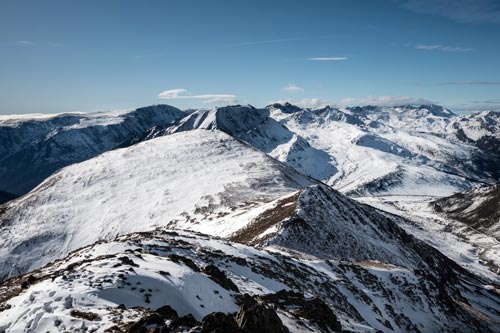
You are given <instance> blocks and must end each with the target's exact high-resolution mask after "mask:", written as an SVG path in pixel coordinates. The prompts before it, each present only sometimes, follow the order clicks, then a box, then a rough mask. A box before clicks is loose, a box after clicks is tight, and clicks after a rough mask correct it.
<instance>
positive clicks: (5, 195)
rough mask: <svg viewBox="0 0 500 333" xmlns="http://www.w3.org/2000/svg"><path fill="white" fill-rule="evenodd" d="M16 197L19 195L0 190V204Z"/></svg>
mask: <svg viewBox="0 0 500 333" xmlns="http://www.w3.org/2000/svg"><path fill="white" fill-rule="evenodd" d="M17 197H19V196H18V195H15V194H12V193H9V192H5V191H1V190H0V205H1V204H3V203H6V202H7V201H10V200H14V199H15V198H17Z"/></svg>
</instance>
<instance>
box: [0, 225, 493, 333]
mask: <svg viewBox="0 0 500 333" xmlns="http://www.w3.org/2000/svg"><path fill="white" fill-rule="evenodd" d="M422 250H425V251H427V252H426V260H427V264H425V265H423V266H422V267H419V268H418V269H414V270H412V269H407V268H404V267H401V266H395V265H390V264H386V263H383V262H378V261H370V260H365V261H361V262H347V261H338V260H321V259H318V258H315V257H312V256H308V257H307V256H304V255H301V254H300V253H294V252H283V249H282V248H279V247H268V248H267V249H266V250H257V249H255V248H252V247H248V246H245V245H241V244H238V243H230V242H228V241H226V240H222V239H218V238H213V237H209V236H205V235H201V234H195V233H189V232H185V231H171V230H170V231H167V230H157V231H152V232H142V233H135V234H130V235H126V236H121V237H119V238H118V239H116V240H113V241H110V242H98V243H96V244H94V245H91V246H88V247H85V248H82V249H79V250H78V251H76V252H74V253H72V254H70V255H69V256H68V257H66V258H64V259H62V260H58V261H56V262H54V263H53V264H50V265H48V266H46V267H44V268H42V269H39V270H36V271H34V272H31V273H30V274H27V275H24V276H21V277H18V278H13V279H11V280H7V281H5V282H4V283H2V284H0V311H2V312H1V314H2V315H1V316H0V330H5V331H6V332H9V333H10V332H12V333H14V332H45V331H50V332H66V331H98V332H106V331H107V332H110V331H111V332H143V331H144V332H146V331H147V330H148V329H149V330H154V329H156V330H157V331H161V332H164V331H176V332H188V331H189V332H193V328H194V331H202V332H239V331H241V332H257V331H259V332H264V333H267V332H269V333H271V332H288V331H290V332H335V331H340V330H342V331H350V332H375V331H383V332H499V331H500V330H499V326H498V322H499V320H500V312H499V306H500V295H499V293H498V289H497V288H498V286H493V285H489V284H485V281H482V280H480V279H476V278H474V277H472V276H469V275H467V274H466V273H465V274H464V272H462V271H461V269H460V268H459V267H458V266H456V265H455V264H453V262H451V261H449V260H448V259H446V258H445V257H443V256H441V255H440V254H439V253H437V252H436V251H435V250H433V249H432V248H430V247H427V248H426V247H425V246H423V247H422ZM217 329H218V330H217Z"/></svg>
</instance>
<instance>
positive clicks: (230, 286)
mask: <svg viewBox="0 0 500 333" xmlns="http://www.w3.org/2000/svg"><path fill="white" fill-rule="evenodd" d="M203 273H205V274H207V275H208V276H209V277H210V278H211V279H212V280H213V281H214V282H215V283H217V284H219V285H220V286H221V287H223V288H225V289H227V290H232V291H235V292H239V289H238V287H237V286H236V285H235V284H234V283H233V281H231V279H229V278H228V277H227V276H226V273H224V272H223V271H221V270H220V269H218V268H217V267H216V266H214V265H208V266H206V267H205V268H204V269H203Z"/></svg>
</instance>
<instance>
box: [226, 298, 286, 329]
mask: <svg viewBox="0 0 500 333" xmlns="http://www.w3.org/2000/svg"><path fill="white" fill-rule="evenodd" d="M236 321H237V323H238V325H239V326H240V327H241V329H242V330H243V332H244V333H254V332H260V333H288V332H289V331H288V328H286V327H285V326H283V322H282V321H281V319H280V318H279V317H278V315H277V314H276V311H274V310H273V309H271V308H270V307H269V306H267V305H263V304H256V305H254V306H252V307H249V308H248V307H245V306H242V307H241V308H240V310H239V311H238V313H237V315H236Z"/></svg>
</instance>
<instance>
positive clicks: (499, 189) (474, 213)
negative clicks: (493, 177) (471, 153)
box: [432, 185, 500, 241]
mask: <svg viewBox="0 0 500 333" xmlns="http://www.w3.org/2000/svg"><path fill="white" fill-rule="evenodd" d="M432 205H433V207H434V209H435V210H436V211H437V212H438V213H442V214H444V215H446V216H447V217H448V218H451V219H454V220H457V221H460V222H463V223H465V224H467V225H468V226H470V227H471V229H473V230H477V231H480V232H484V233H486V234H489V235H491V236H493V237H495V238H497V239H498V240H499V241H500V185H495V186H489V187H482V188H478V189H473V190H469V191H466V192H462V193H457V194H454V195H452V196H450V197H447V198H442V199H439V200H436V201H434V202H433V203H432Z"/></svg>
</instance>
